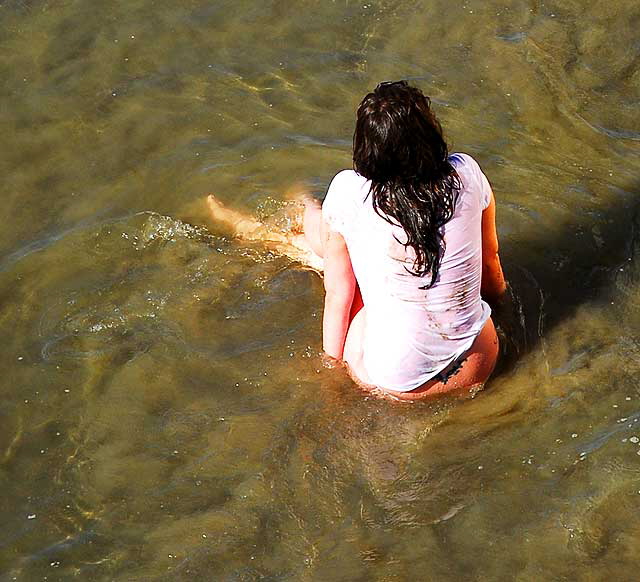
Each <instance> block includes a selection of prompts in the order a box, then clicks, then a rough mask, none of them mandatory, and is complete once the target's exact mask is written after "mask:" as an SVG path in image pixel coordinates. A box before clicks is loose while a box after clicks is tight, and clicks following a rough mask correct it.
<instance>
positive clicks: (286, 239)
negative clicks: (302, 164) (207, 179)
mask: <svg viewBox="0 0 640 582" xmlns="http://www.w3.org/2000/svg"><path fill="white" fill-rule="evenodd" d="M288 197H289V198H294V197H295V198H296V199H298V200H299V201H301V202H303V203H304V205H305V211H304V216H303V220H302V223H303V229H304V230H305V231H306V229H307V228H309V229H310V232H311V235H310V236H307V235H306V232H305V233H304V234H302V233H296V232H291V233H282V232H277V231H274V230H272V229H269V227H268V226H267V225H265V224H263V223H262V222H260V221H258V220H256V219H254V218H252V217H251V216H248V215H246V214H243V213H241V212H238V211H237V210H232V209H231V208H227V207H226V206H225V205H224V204H222V202H220V201H219V200H218V199H217V198H216V197H215V196H214V195H213V194H209V195H208V196H207V207H208V209H209V213H210V216H211V218H213V220H214V221H215V222H219V223H222V224H224V225H226V226H227V227H228V228H230V229H231V231H232V232H233V234H234V236H237V237H239V238H243V239H246V240H256V241H257V240H261V241H264V242H265V243H268V244H269V246H270V247H271V248H272V249H273V250H275V251H277V252H279V253H281V254H283V255H286V256H288V257H290V258H292V259H294V260H295V261H299V262H300V263H302V264H303V265H305V266H307V267H310V268H311V269H313V270H315V271H318V272H322V255H321V254H319V253H318V252H316V249H318V250H320V251H322V244H321V243H322V240H323V238H322V237H323V236H325V235H324V231H323V230H322V229H323V228H324V226H323V225H324V223H323V221H322V211H321V206H320V203H319V202H318V201H317V200H315V199H313V198H311V197H310V196H308V195H307V194H306V193H305V192H304V191H302V190H301V189H300V188H298V189H297V190H296V194H295V196H294V195H293V194H292V193H291V191H290V192H289V193H288ZM312 245H313V246H312Z"/></svg>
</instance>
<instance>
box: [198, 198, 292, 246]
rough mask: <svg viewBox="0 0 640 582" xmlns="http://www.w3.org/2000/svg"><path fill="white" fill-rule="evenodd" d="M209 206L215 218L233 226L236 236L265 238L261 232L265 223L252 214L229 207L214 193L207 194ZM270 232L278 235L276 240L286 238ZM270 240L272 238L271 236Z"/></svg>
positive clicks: (252, 238)
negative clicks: (248, 214)
mask: <svg viewBox="0 0 640 582" xmlns="http://www.w3.org/2000/svg"><path fill="white" fill-rule="evenodd" d="M207 207H208V208H209V212H210V214H211V217H212V218H213V220H215V221H216V222H221V223H223V224H226V225H227V226H228V227H229V228H231V230H232V231H233V234H234V235H235V236H239V237H241V238H246V239H249V240H257V239H260V238H264V233H261V232H260V230H261V229H262V227H263V224H262V223H261V222H259V221H257V220H255V219H254V218H252V217H251V216H247V215H246V214H242V213H241V212H238V211H237V210H232V209H231V208H227V207H226V206H225V205H224V204H222V202H220V201H219V200H218V199H217V198H216V197H215V196H214V195H213V194H209V195H208V196H207ZM269 234H273V235H278V237H277V238H275V240H278V241H279V240H283V239H284V238H285V237H284V236H283V235H281V234H280V233H269ZM260 235H262V236H260ZM269 240H272V239H271V238H269Z"/></svg>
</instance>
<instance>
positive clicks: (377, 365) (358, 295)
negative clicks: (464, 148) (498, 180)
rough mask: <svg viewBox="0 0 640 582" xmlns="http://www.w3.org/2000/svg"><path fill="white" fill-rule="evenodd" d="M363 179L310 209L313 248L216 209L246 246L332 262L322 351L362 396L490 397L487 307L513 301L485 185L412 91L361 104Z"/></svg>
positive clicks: (339, 187) (340, 180) (337, 188)
mask: <svg viewBox="0 0 640 582" xmlns="http://www.w3.org/2000/svg"><path fill="white" fill-rule="evenodd" d="M353 167H354V169H353V170H344V171H342V172H340V173H339V174H338V175H336V176H335V178H334V179H333V181H332V182H331V185H330V186H329V190H328V192H327V196H326V198H325V200H324V202H323V204H322V207H320V205H319V204H318V203H317V202H316V201H314V200H313V199H307V200H306V205H305V213H304V220H303V229H304V238H303V237H302V236H301V235H298V236H292V237H290V238H289V239H287V240H284V239H283V237H282V235H279V236H269V235H266V236H265V234H259V235H258V234H257V233H259V232H260V231H261V229H262V230H263V226H262V225H261V224H260V223H257V222H256V221H253V220H251V219H249V218H246V217H243V216H241V215H239V214H238V213H236V212H234V211H232V210H229V209H226V208H224V207H223V206H222V205H221V204H220V203H219V202H217V201H216V200H215V198H213V197H209V199H208V202H209V207H210V209H211V212H212V214H213V216H214V218H216V219H218V220H223V221H225V222H228V223H230V224H232V225H233V226H234V227H235V228H236V232H237V233H238V234H239V235H241V236H249V237H252V238H255V237H256V236H260V237H261V238H266V239H270V240H274V239H275V240H276V242H279V243H280V245H281V246H282V245H285V246H286V245H292V247H297V248H298V249H302V250H304V248H305V244H304V243H305V242H306V244H307V245H308V246H309V247H311V250H312V251H313V252H315V253H316V254H317V255H319V256H320V257H323V258H324V285H325V290H326V296H325V302H324V316H323V347H324V351H325V353H326V354H327V356H329V357H330V358H332V359H335V360H337V361H344V362H345V363H346V364H347V366H348V369H349V371H350V372H351V374H352V376H353V377H354V379H355V380H356V381H357V382H358V383H359V384H361V385H362V386H363V387H365V388H367V389H370V390H376V389H377V390H379V391H382V392H383V393H385V394H388V395H391V396H394V397H396V398H398V399H402V400H418V399H421V398H425V397H427V396H429V395H432V394H438V393H443V392H451V391H454V390H462V389H472V388H477V387H479V386H481V385H482V384H484V383H485V382H486V381H487V379H488V378H489V376H490V374H491V372H492V371H493V368H494V366H495V364H496V359H497V356H498V337H497V335H496V330H495V328H494V325H493V321H492V320H491V310H490V308H489V306H488V304H487V303H486V302H485V300H487V301H489V302H493V301H497V300H499V299H500V298H501V297H502V296H503V294H504V292H505V290H506V283H505V280H504V276H503V273H502V267H501V265H500V259H499V257H498V239H497V234H496V226H495V200H494V197H493V193H492V191H491V186H490V185H489V182H488V181H487V178H486V177H485V175H484V174H483V173H482V170H481V169H480V167H479V166H478V164H477V163H476V162H475V160H473V158H471V157H470V156H468V155H466V154H452V155H449V154H448V151H447V145H446V143H445V142H444V139H443V137H442V129H441V127H440V124H439V123H438V121H437V119H436V118H435V116H434V114H433V112H432V111H431V108H430V102H429V99H428V98H427V97H425V96H424V95H423V94H422V92H421V91H420V90H419V89H417V88H415V87H411V86H410V85H408V84H407V83H406V82H405V81H399V82H394V83H381V84H380V85H378V86H377V87H376V89H375V90H374V91H373V92H372V93H369V94H368V95H367V96H366V97H365V98H364V99H363V100H362V103H361V104H360V106H359V108H358V113H357V121H356V129H355V134H354V138H353ZM283 250H284V252H286V249H283ZM481 295H482V298H481ZM483 298H484V300H483Z"/></svg>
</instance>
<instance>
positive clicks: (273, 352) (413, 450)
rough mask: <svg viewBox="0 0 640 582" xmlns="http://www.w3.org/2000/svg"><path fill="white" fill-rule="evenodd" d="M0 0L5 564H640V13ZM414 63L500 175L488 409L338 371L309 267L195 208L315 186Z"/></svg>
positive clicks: (60, 572) (49, 570)
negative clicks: (503, 270) (376, 387)
mask: <svg viewBox="0 0 640 582" xmlns="http://www.w3.org/2000/svg"><path fill="white" fill-rule="evenodd" d="M0 11H1V13H0V19H2V24H3V26H2V27H1V30H2V32H0V38H1V41H2V47H3V49H4V50H3V51H2V52H1V53H0V67H1V71H2V75H3V79H4V83H3V85H2V88H0V91H1V92H2V102H3V105H4V106H3V107H2V108H0V124H1V125H2V128H3V130H4V133H5V136H7V140H8V141H7V140H6V141H7V143H8V144H10V146H8V147H5V148H4V150H3V152H2V155H0V168H1V169H2V174H3V177H4V180H3V183H2V185H1V186H0V188H1V189H2V200H3V207H4V209H5V227H4V228H3V229H2V231H0V249H1V255H0V297H1V298H2V303H3V309H2V312H1V313H0V326H1V330H2V337H3V338H4V346H3V347H4V349H3V350H2V351H1V352H0V359H1V362H2V364H3V366H2V368H3V370H4V374H3V376H2V380H1V381H0V393H1V395H2V403H3V404H2V406H0V423H1V425H2V428H3V429H2V431H0V487H1V488H2V489H1V490H2V495H1V496H0V520H1V522H2V523H3V528H2V531H1V532H0V579H2V580H3V581H4V580H5V579H6V580H14V579H15V580H35V579H45V578H46V579H47V580H67V579H69V578H71V577H77V578H80V579H88V578H94V579H98V580H164V579H172V580H174V579H186V578H195V579H216V580H217V579H219V580H254V579H260V578H268V579H278V580H280V579H282V580H285V579H289V580H324V579H329V578H331V579H340V580H370V579H373V580H405V579H413V578H415V577H416V576H418V577H424V578H425V579H433V580H483V579H484V580H502V579H505V580H512V579H517V580H541V579H564V578H566V579H572V580H573V579H579V580H587V579H593V580H599V579H603V578H604V577H605V576H606V577H618V578H619V579H632V578H634V576H635V565H636V564H637V562H638V559H639V558H640V544H639V543H638V541H637V540H638V539H639V535H638V534H640V521H639V520H638V518H637V515H636V513H637V512H635V511H634V510H635V507H636V505H637V500H638V498H639V497H638V496H639V495H640V426H639V423H640V420H639V419H640V407H639V404H638V403H639V399H640V391H639V389H638V383H637V381H636V378H637V377H638V373H639V372H640V364H638V362H640V357H639V356H640V353H639V351H640V348H639V346H640V336H639V335H638V331H637V330H638V329H639V324H640V322H639V321H638V317H639V316H638V313H640V311H639V310H638V301H639V299H638V298H639V290H640V286H639V283H638V270H639V269H640V266H639V264H638V255H637V252H636V247H637V244H638V242H637V237H636V225H634V213H635V211H636V199H637V195H638V193H639V190H640V186H639V185H640V180H639V175H640V172H639V170H640V163H639V158H638V147H639V145H638V144H639V142H640V127H639V126H638V103H639V102H640V99H639V97H640V96H639V95H638V87H639V86H640V84H639V80H640V77H639V75H640V73H639V72H638V67H637V62H638V56H639V53H638V47H637V43H636V42H635V40H636V34H635V31H636V28H637V21H638V18H640V8H639V7H638V6H636V3H633V2H631V1H630V0H629V1H627V0H622V1H620V2H617V3H615V4H611V3H609V4H603V3H602V2H597V1H595V0H594V1H591V0H590V1H588V2H583V3H566V2H563V3H560V2H555V1H551V2H545V3H544V4H542V3H537V4H536V3H528V2H522V1H520V0H499V1H497V0H491V1H490V2H477V1H474V0H468V1H467V2H464V3H462V2H461V3H457V4H455V3H454V4H453V5H452V4H451V3H444V2H440V1H431V2H419V1H415V2H409V1H407V2H395V3H386V2H383V1H375V2H369V3H353V2H348V1H346V0H344V1H337V2H332V3H328V2H323V3H315V2H305V1H300V2H297V3H294V4H291V3H283V2H267V3H257V2H235V3H233V4H232V3H230V2H222V1H220V2H214V3H211V2H209V3H206V2H200V1H198V0H196V1H194V2H189V3H178V4H176V3H170V2H159V3H158V2H155V3H153V4H151V3H149V2H147V1H146V0H137V1H134V2H129V3H122V2H120V3H102V4H100V3H99V4H96V3H94V2H87V1H80V2H75V3H67V4H60V3H53V2H48V1H47V0H44V1H38V2H17V1H15V2H14V1H8V2H5V3H4V4H2V5H0ZM612 31H615V32H614V34H612ZM402 77H404V78H410V79H413V80H415V81H416V82H417V83H418V84H419V85H420V86H421V87H422V88H423V89H424V90H425V91H426V92H427V93H429V94H430V95H432V97H433V101H434V103H435V105H436V107H437V110H438V112H439V114H440V116H441V118H442V121H443V125H444V126H445V128H446V129H447V133H448V136H449V138H450V140H451V142H452V144H453V149H454V150H463V151H468V152H470V153H472V154H474V155H475V156H476V157H477V158H478V159H479V160H480V162H481V163H482V165H483V167H484V168H485V170H486V172H487V173H488V174H489V176H490V178H491V179H492V181H493V183H494V188H495V190H496V193H497V197H498V208H499V220H500V225H499V227H500V232H501V237H502V252H503V255H504V257H505V260H506V266H507V271H508V273H509V276H510V280H511V284H512V286H513V290H514V302H513V304H512V305H511V307H510V308H509V310H507V311H506V312H505V313H501V314H498V319H499V320H500V323H501V328H502V333H503V334H504V336H503V337H504V340H505V341H504V342H503V344H504V347H505V350H506V357H505V359H504V361H503V364H502V369H501V373H500V374H499V375H498V376H497V377H496V378H494V379H493V380H492V382H491V383H490V385H489V386H488V388H487V389H486V390H485V391H484V392H482V393H480V394H478V395H477V396H476V397H475V398H474V399H471V400H467V401H450V400H441V401H437V402H432V403H422V404H415V405H402V404H397V403H389V402H386V401H378V400H375V399H372V398H370V397H367V396H366V395H363V394H361V393H360V392H358V391H357V390H356V389H355V388H354V386H353V385H352V384H351V382H350V381H349V380H348V378H347V377H346V376H345V375H344V374H343V373H341V372H339V371H335V370H326V369H324V368H322V366H321V362H320V359H319V355H318V351H319V349H320V325H319V318H320V316H321V309H322V284H321V281H320V279H319V278H318V277H317V276H316V275H315V274H313V273H312V272H309V271H306V270H303V269H301V268H299V265H297V264H296V263H295V262H292V261H291V260H289V259H287V258H285V257H281V256H278V255H277V254H274V253H273V252H272V251H270V250H268V249H265V248H263V247H261V246H260V245H258V244H255V243H252V244H241V243H239V242H238V241H235V240H231V239H228V238H225V236H224V233H222V232H219V231H217V230H216V229H215V227H214V226H213V225H208V224H207V223H206V220H205V213H204V211H203V208H202V206H201V203H200V202H201V199H202V195H203V193H205V192H208V191H214V192H216V193H217V194H218V195H219V196H220V197H221V198H222V199H223V200H225V201H226V202H227V203H229V204H231V205H234V206H236V207H238V208H241V209H243V210H248V211H251V212H254V213H256V214H259V215H260V216H265V215H268V214H270V213H272V212H273V211H274V210H276V209H277V208H279V205H280V204H281V199H282V192H283V191H284V190H285V188H286V187H287V186H288V185H290V184H291V183H292V182H294V181H296V180H305V181H307V182H308V183H310V184H311V186H312V188H313V189H314V191H315V193H316V194H317V195H318V196H321V195H322V192H323V190H324V188H325V187H326V184H327V183H328V182H329V180H330V178H331V177H332V176H333V174H334V173H335V172H336V171H337V170H338V169H340V168H342V167H346V166H348V165H349V163H350V162H349V148H350V140H351V131H352V123H353V111H354V109H355V106H356V104H357V102H358V100H359V99H360V97H361V96H362V95H363V94H364V93H365V91H366V90H367V89H370V88H371V87H372V86H373V85H375V83H376V82H378V81H379V80H382V79H396V78H402ZM278 216H279V218H278V220H280V219H282V220H284V222H283V224H282V227H283V228H284V227H286V224H285V223H286V215H284V214H281V215H278ZM278 224H279V223H278Z"/></svg>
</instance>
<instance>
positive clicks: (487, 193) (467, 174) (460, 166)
mask: <svg viewBox="0 0 640 582" xmlns="http://www.w3.org/2000/svg"><path fill="white" fill-rule="evenodd" d="M449 161H450V162H451V165H452V166H453V167H454V168H455V170H456V173H457V174H458V176H459V177H460V180H461V181H462V184H463V186H464V187H466V188H468V189H472V190H476V189H478V190H479V191H480V193H481V199H482V207H483V208H486V207H487V205H488V204H489V201H490V199H491V185H490V184H489V180H487V177H486V176H485V174H484V172H483V171H482V168H481V167H480V164H478V162H476V160H475V159H474V158H473V157H471V156H470V155H469V154H465V153H461V152H457V153H454V154H451V155H450V156H449Z"/></svg>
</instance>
